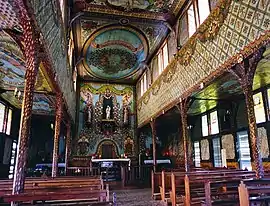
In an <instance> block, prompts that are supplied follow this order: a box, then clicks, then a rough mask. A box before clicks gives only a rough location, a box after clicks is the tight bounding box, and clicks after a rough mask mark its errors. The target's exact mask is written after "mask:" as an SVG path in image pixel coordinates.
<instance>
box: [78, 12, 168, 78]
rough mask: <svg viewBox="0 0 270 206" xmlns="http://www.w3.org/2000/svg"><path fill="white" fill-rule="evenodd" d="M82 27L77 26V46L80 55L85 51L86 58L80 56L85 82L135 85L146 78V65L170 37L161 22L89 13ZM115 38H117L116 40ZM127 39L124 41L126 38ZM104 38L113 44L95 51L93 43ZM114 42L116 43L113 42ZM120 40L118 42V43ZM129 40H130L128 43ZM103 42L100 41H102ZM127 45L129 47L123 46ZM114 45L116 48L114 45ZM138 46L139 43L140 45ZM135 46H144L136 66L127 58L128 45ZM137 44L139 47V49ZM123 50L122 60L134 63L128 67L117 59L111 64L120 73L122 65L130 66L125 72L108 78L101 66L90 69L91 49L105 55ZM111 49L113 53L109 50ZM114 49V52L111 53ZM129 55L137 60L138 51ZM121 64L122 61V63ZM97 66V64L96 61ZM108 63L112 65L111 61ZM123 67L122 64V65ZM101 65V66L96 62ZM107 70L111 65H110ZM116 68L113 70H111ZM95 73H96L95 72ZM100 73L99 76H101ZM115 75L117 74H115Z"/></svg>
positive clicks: (82, 21) (81, 72) (112, 60)
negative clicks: (144, 75)
mask: <svg viewBox="0 0 270 206" xmlns="http://www.w3.org/2000/svg"><path fill="white" fill-rule="evenodd" d="M79 22H80V24H77V25H76V26H75V28H76V29H75V30H76V33H75V44H77V46H76V47H75V48H78V52H79V53H80V51H83V54H80V55H79V56H83V58H84V64H79V65H78V70H79V75H80V76H81V77H82V78H83V79H85V80H105V79H106V80H107V81H113V82H117V83H135V82H136V81H137V79H138V78H139V76H140V75H141V74H142V72H143V71H144V69H145V65H146V64H147V62H148V61H149V58H150V57H151V56H152V54H153V53H155V52H156V50H157V49H158V48H159V47H160V45H161V43H163V41H164V38H165V37H166V35H167V34H168V31H169V28H168V26H167V25H166V24H165V23H164V22H162V21H157V20H150V19H148V20H145V19H140V18H133V17H128V18H127V17H123V16H116V15H115V16H112V15H101V14H98V13H87V15H85V16H83V17H81V19H80V21H79ZM114 35H115V37H113V36H114ZM123 37H124V38H123ZM100 38H103V39H102V41H103V44H104V42H106V44H107V43H108V42H109V45H106V47H104V48H93V46H92V44H91V41H96V40H97V39H100ZM112 38H113V39H112ZM117 38H118V39H117ZM126 38H129V39H126ZM99 41H100V40H99ZM123 41H125V42H126V43H127V44H126V43H124V44H123ZM112 42H113V43H114V45H112V44H111V43H112ZM136 42H137V43H136ZM128 44H129V45H131V46H132V47H134V44H135V47H136V46H137V47H138V45H140V44H141V45H142V46H143V49H142V50H141V51H140V52H138V51H136V52H135V53H136V59H137V60H136V63H135V64H134V59H133V58H131V56H130V57H129V56H125V55H127V54H128V53H126V51H128V50H129V49H128V48H129V46H128V47H127V46H124V45H128ZM136 44H137V45H136ZM116 47H117V48H121V49H124V50H125V55H120V56H121V57H122V60H123V59H125V58H126V57H127V58H126V59H129V60H133V62H132V61H129V62H127V63H128V64H133V66H132V65H127V64H123V63H120V62H118V63H117V59H116V58H115V59H112V58H110V61H111V64H112V63H113V64H115V65H116V66H117V67H118V68H119V69H120V70H121V65H122V66H125V67H126V66H128V67H127V68H126V69H125V71H124V72H121V71H117V72H114V73H112V72H111V74H110V75H108V74H105V73H104V71H103V73H102V74H101V73H100V72H101V70H102V69H101V67H100V62H99V63H98V64H99V68H98V67H96V66H95V65H89V64H87V63H86V62H87V58H88V56H87V49H88V48H89V50H88V51H89V52H90V50H94V49H96V50H98V51H99V54H100V51H101V50H102V51H103V52H104V51H106V52H108V51H110V52H112V51H115V49H116ZM109 48H110V49H109ZM111 48H114V49H113V50H111ZM137 49H138V48H137ZM128 52H129V54H131V53H132V56H134V54H135V53H134V51H132V50H129V51H128ZM142 52H143V54H142ZM106 56H107V55H106ZM106 56H105V57H104V58H103V65H104V66H105V61H104V59H105V58H106ZM96 57H97V56H93V55H92V60H93V58H96ZM118 61H120V60H119V59H118ZM92 62H95V61H92ZM107 62H108V61H107ZM119 63H120V64H119ZM95 64H97V62H95ZM106 68H107V65H106ZM111 69H112V68H110V70H111ZM94 70H95V71H94ZM97 70H98V71H99V72H97ZM111 71H113V70H111Z"/></svg>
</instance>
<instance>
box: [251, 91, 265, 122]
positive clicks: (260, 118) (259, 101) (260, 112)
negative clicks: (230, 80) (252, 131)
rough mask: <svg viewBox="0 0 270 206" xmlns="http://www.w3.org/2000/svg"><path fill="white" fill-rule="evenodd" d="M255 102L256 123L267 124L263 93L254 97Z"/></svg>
mask: <svg viewBox="0 0 270 206" xmlns="http://www.w3.org/2000/svg"><path fill="white" fill-rule="evenodd" d="M253 101H254V110H255V117H256V123H262V122H265V121H266V118H265V111H264V104H263V97H262V93H261V92H259V93H257V94H254V95H253Z"/></svg>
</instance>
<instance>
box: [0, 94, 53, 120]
mask: <svg viewBox="0 0 270 206" xmlns="http://www.w3.org/2000/svg"><path fill="white" fill-rule="evenodd" d="M1 97H2V98H3V99H4V100H6V101H8V102H9V103H10V104H12V105H13V106H14V107H16V108H18V109H20V108H21V107H22V100H23V97H22V96H21V97H20V98H17V97H15V96H14V92H13V91H7V92H5V93H3V94H1ZM33 101H34V102H33V114H39V115H53V114H54V112H55V101H56V100H55V97H54V96H52V95H48V94H43V93H35V94H34V100H33Z"/></svg>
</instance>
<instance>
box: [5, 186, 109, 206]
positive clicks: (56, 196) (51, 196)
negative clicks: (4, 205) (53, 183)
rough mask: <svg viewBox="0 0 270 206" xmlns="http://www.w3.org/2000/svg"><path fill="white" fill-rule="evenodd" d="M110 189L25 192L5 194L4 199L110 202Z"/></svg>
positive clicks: (10, 200)
mask: <svg viewBox="0 0 270 206" xmlns="http://www.w3.org/2000/svg"><path fill="white" fill-rule="evenodd" d="M108 193H109V191H108V190H96V191H89V190H79V191H78V190H76V189H72V190H69V191H62V192H29V193H28V192H25V193H21V194H17V195H12V194H9V195H5V196H4V201H5V202H8V203H10V202H12V201H14V202H20V203H22V202H24V203H26V202H33V201H35V202H37V201H41V202H43V203H44V202H45V201H55V200H82V199H84V200H85V199H88V200H93V201H100V202H103V201H104V200H106V201H107V202H109V194H108Z"/></svg>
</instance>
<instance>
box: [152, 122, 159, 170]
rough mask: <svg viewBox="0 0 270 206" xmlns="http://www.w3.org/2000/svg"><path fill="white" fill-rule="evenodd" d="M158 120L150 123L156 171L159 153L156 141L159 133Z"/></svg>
mask: <svg viewBox="0 0 270 206" xmlns="http://www.w3.org/2000/svg"><path fill="white" fill-rule="evenodd" d="M155 123H156V120H155V119H153V120H151V122H150V126H151V131H152V144H153V169H154V172H155V171H156V165H157V152H156V139H157V131H156V124H155Z"/></svg>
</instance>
